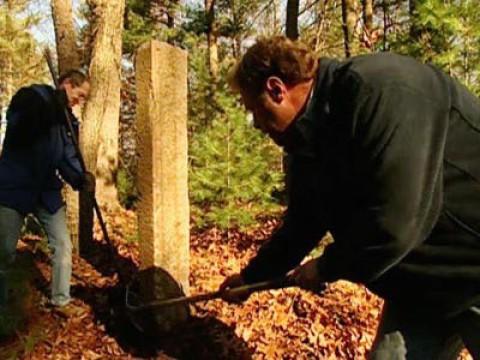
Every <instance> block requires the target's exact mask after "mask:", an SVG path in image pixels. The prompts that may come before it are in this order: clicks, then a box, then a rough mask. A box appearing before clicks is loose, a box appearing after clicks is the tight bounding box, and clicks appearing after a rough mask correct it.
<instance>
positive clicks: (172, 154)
mask: <svg viewBox="0 0 480 360" xmlns="http://www.w3.org/2000/svg"><path fill="white" fill-rule="evenodd" d="M135 66H136V82H137V84H136V86H137V99H138V100H137V128H138V138H137V149H138V155H139V158H138V159H139V162H138V175H137V186H138V190H139V193H140V201H139V204H138V212H137V214H138V226H139V235H140V259H141V268H142V269H147V268H150V267H152V266H156V267H161V268H163V269H164V270H166V271H168V272H169V273H170V274H171V275H172V276H173V277H174V278H175V279H176V280H177V281H178V282H179V283H180V284H181V285H182V287H183V289H184V291H185V292H186V293H188V287H189V283H188V277H189V269H190V261H189V202H188V179H187V178H188V158H187V146H188V143H187V53H186V51H184V50H181V49H178V48H176V47H174V46H172V45H169V44H167V43H162V42H159V41H150V42H148V43H146V44H144V45H142V46H141V47H140V48H139V49H138V52H137V55H136V63H135Z"/></svg>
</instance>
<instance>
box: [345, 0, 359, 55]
mask: <svg viewBox="0 0 480 360" xmlns="http://www.w3.org/2000/svg"><path fill="white" fill-rule="evenodd" d="M342 20H343V24H342V27H343V38H344V47H345V57H347V58H349V57H350V56H351V55H352V45H353V36H354V33H355V26H356V23H357V15H356V11H355V0H342Z"/></svg>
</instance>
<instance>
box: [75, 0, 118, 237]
mask: <svg viewBox="0 0 480 360" xmlns="http://www.w3.org/2000/svg"><path fill="white" fill-rule="evenodd" d="M91 4H92V5H93V6H94V7H95V13H96V14H97V16H98V18H97V21H96V35H95V39H94V44H93V49H92V58H91V62H90V78H91V87H90V98H89V101H88V102H87V103H86V105H85V108H84V112H83V118H84V120H83V127H82V138H83V141H82V151H83V155H84V157H85V163H86V166H87V169H89V171H91V172H93V173H96V175H97V190H98V191H97V194H98V200H99V203H100V204H101V205H106V204H108V205H114V207H115V206H116V205H118V200H117V190H116V187H115V177H116V171H117V164H118V127H119V114H120V86H121V79H120V73H121V66H120V62H121V54H122V53H121V50H122V30H123V11H124V7H125V1H124V0H94V1H91ZM85 206H88V205H85ZM85 206H84V204H83V203H81V204H80V207H81V209H82V214H87V210H88V209H85ZM88 216H89V217H90V216H91V215H88ZM85 221H87V220H85ZM87 223H88V222H87ZM89 238H90V236H86V238H83V235H82V236H81V241H82V242H83V241H84V240H85V241H86V243H88V241H89V240H90V239H89Z"/></svg>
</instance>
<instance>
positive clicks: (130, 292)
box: [125, 267, 296, 336]
mask: <svg viewBox="0 0 480 360" xmlns="http://www.w3.org/2000/svg"><path fill="white" fill-rule="evenodd" d="M295 285H296V284H295V283H294V281H293V279H292V278H291V277H289V276H284V277H280V278H276V279H272V280H267V281H263V282H258V283H254V284H249V285H244V286H240V287H235V288H228V289H226V290H218V291H214V292H208V293H203V294H198V295H193V296H185V294H184V292H183V290H182V287H181V285H180V284H179V283H178V282H177V281H176V280H175V279H174V278H173V276H171V275H170V274H169V273H168V272H167V271H165V270H164V269H162V268H159V267H153V268H150V269H145V270H142V271H140V272H139V273H137V275H136V277H135V279H134V280H133V281H132V282H131V283H130V284H129V285H128V286H127V287H126V289H125V290H126V291H125V310H126V315H127V318H128V319H129V321H130V323H131V324H132V325H133V326H134V327H135V328H136V329H137V330H139V331H140V332H141V333H143V334H145V335H151V336H163V335H165V334H167V333H171V332H172V331H174V330H177V329H179V326H180V325H182V324H185V323H187V322H188V321H189V319H190V318H191V314H190V307H189V306H188V305H189V304H194V303H197V302H200V301H208V300H214V299H220V298H222V297H223V296H228V295H231V296H233V295H235V294H240V293H243V292H250V293H251V292H256V291H262V290H273V289H280V288H286V287H291V286H295Z"/></svg>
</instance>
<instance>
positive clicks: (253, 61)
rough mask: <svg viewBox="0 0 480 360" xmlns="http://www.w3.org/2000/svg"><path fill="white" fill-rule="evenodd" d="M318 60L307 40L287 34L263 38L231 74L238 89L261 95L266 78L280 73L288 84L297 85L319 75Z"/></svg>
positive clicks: (248, 51) (232, 81) (230, 83)
mask: <svg viewBox="0 0 480 360" xmlns="http://www.w3.org/2000/svg"><path fill="white" fill-rule="evenodd" d="M317 68H318V59H317V57H316V56H315V54H314V53H313V52H312V51H311V50H310V49H309V48H308V47H307V46H306V45H305V44H303V43H301V42H299V41H293V40H290V39H288V38H286V37H285V36H273V37H268V38H259V39H257V41H256V43H255V44H254V45H253V46H251V47H250V48H249V49H248V50H247V52H246V53H245V54H244V55H243V57H242V58H241V60H240V61H239V62H238V63H237V64H236V65H235V67H234V68H233V70H232V71H231V72H230V74H229V79H228V83H229V85H230V87H231V88H232V89H233V90H235V91H240V90H242V91H246V92H248V93H249V94H251V95H258V94H260V93H261V92H262V91H263V86H264V84H265V81H266V80H267V79H268V78H269V77H270V76H277V77H278V78H280V79H281V80H282V81H283V82H284V83H285V84H286V85H296V84H298V83H301V82H303V81H308V80H311V79H313V78H314V77H315V74H316V72H317Z"/></svg>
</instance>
